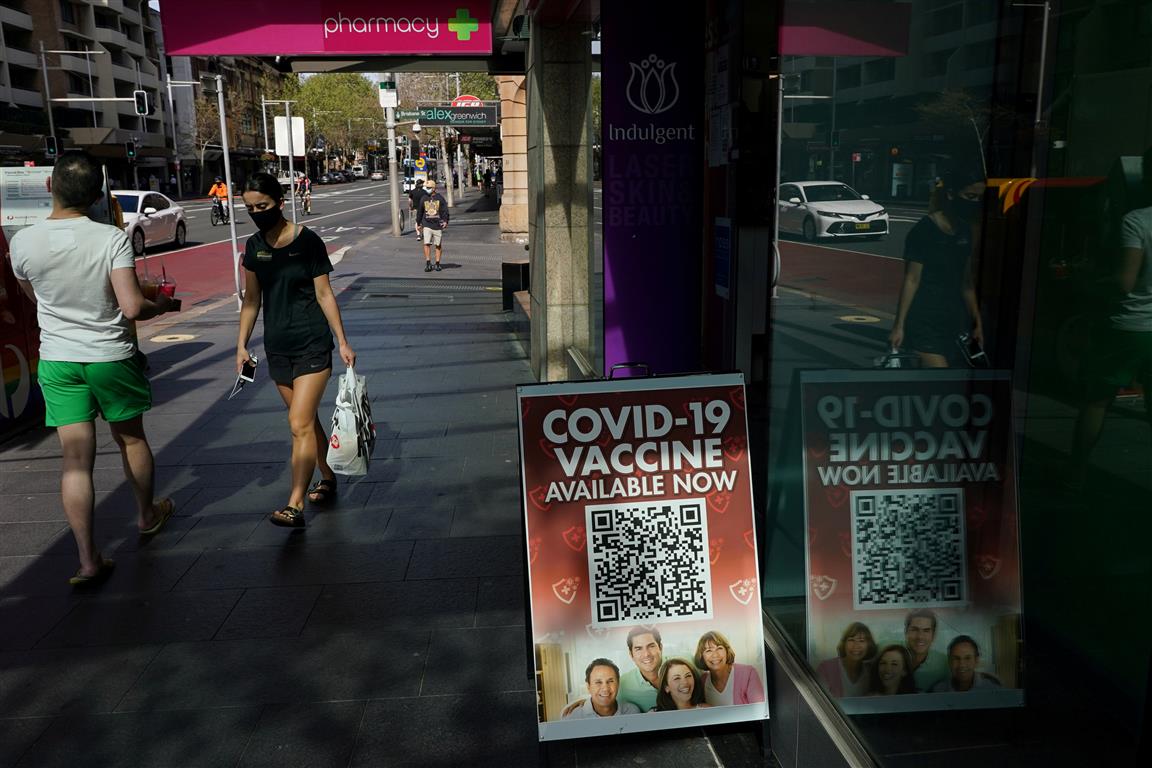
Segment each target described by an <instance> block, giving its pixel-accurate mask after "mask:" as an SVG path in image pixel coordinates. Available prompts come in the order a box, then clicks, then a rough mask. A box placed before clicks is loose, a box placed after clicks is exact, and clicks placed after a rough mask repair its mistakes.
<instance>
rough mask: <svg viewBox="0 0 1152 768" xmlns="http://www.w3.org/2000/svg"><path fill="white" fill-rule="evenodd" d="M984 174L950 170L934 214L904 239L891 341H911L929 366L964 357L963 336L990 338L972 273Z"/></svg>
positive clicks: (938, 190) (932, 209)
mask: <svg viewBox="0 0 1152 768" xmlns="http://www.w3.org/2000/svg"><path fill="white" fill-rule="evenodd" d="M984 188H985V182H984V179H983V178H982V177H976V176H966V175H962V174H949V175H947V176H945V177H944V178H942V179H941V180H940V183H939V185H938V186H937V187H936V189H935V190H934V191H933V193H932V201H931V203H930V204H929V211H928V215H927V216H925V217H924V218H923V219H921V220H920V221H919V222H918V223H917V224H916V225H915V226H914V227H912V231H911V232H909V233H908V238H907V240H905V243H904V280H903V282H902V283H901V286H900V299H899V301H898V303H897V306H896V321H895V322H894V323H893V325H892V332H891V333H890V334H889V335H888V342H889V344H890V345H891V346H892V348H893V349H899V348H900V347H908V348H909V349H912V350H914V351H915V352H916V353H918V354H919V356H920V364H921V366H923V367H924V368H947V367H948V366H949V365H955V364H957V363H959V362H962V361H963V355H962V353H961V351H960V348H959V347H958V346H957V337H958V336H959V335H960V334H962V333H967V334H969V336H970V337H971V339H972V340H973V341H975V342H976V343H978V344H981V345H982V344H983V343H984V328H983V325H982V323H981V321H980V307H979V305H978V303H977V301H976V289H975V287H974V282H973V275H972V250H973V246H972V244H973V242H975V241H976V237H974V234H973V229H974V226H975V225H976V223H978V221H979V218H980V214H981V212H982V209H983V199H984Z"/></svg>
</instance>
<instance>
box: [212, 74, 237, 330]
mask: <svg viewBox="0 0 1152 768" xmlns="http://www.w3.org/2000/svg"><path fill="white" fill-rule="evenodd" d="M215 78H216V107H217V109H218V111H219V112H220V146H221V147H222V148H223V150H224V183H225V184H227V185H228V230H229V234H230V236H231V238H232V277H233V279H234V280H235V282H236V311H237V312H239V311H240V308H241V307H242V306H243V305H244V290H243V286H241V285H240V256H241V254H240V252H239V251H238V250H236V215H235V214H236V208H235V206H234V205H233V204H232V161H231V159H230V157H229V154H228V127H227V123H226V122H225V119H224V77H223V76H222V75H215Z"/></svg>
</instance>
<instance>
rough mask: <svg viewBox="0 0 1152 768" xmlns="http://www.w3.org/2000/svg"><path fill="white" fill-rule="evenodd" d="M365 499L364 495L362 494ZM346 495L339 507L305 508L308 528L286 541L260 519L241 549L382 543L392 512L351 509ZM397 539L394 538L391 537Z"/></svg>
mask: <svg viewBox="0 0 1152 768" xmlns="http://www.w3.org/2000/svg"><path fill="white" fill-rule="evenodd" d="M364 493H365V495H367V493H368V492H367V491H365V492H364ZM347 504H348V499H347V495H345V497H343V498H341V499H340V501H339V503H338V506H334V507H331V508H325V509H320V508H317V507H312V506H310V507H306V511H305V515H306V517H307V518H308V528H307V530H306V531H304V530H301V531H297V532H294V533H293V534H292V535H290V536H287V537H285V535H284V529H283V528H280V527H278V526H275V525H272V524H271V523H269V522H268V521H267V519H266V517H264V516H262V517H261V518H260V521H259V522H258V523H257V525H256V526H255V527H254V528H253V529H252V530H251V531H250V532H249V534H248V538H247V539H246V540H245V541H244V542H243V544H244V546H252V547H265V546H285V545H291V544H309V545H312V546H314V545H316V544H339V543H345V544H367V543H369V542H373V541H381V540H383V539H384V538H386V536H385V532H386V531H387V529H388V522H389V520H390V519H391V516H392V511H391V510H390V509H387V508H383V509H381V508H378V507H375V506H373V505H371V504H368V505H364V506H360V507H351V508H349V507H348V506H346V505H347ZM392 538H396V537H392Z"/></svg>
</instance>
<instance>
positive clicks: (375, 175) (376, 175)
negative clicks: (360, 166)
mask: <svg viewBox="0 0 1152 768" xmlns="http://www.w3.org/2000/svg"><path fill="white" fill-rule="evenodd" d="M368 178H369V179H371V180H372V181H384V171H372V175H371V176H369V177H368Z"/></svg>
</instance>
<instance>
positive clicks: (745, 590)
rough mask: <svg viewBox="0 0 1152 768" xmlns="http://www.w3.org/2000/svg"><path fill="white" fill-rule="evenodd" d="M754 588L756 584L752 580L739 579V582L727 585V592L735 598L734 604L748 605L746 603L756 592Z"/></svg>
mask: <svg viewBox="0 0 1152 768" xmlns="http://www.w3.org/2000/svg"><path fill="white" fill-rule="evenodd" d="M755 586H756V582H755V581H754V580H753V579H740V581H735V582H732V583H731V584H729V585H728V591H729V592H730V593H732V597H734V598H736V602H738V603H740V605H748V601H749V600H751V599H752V595H753V594H755V592H756V590H755Z"/></svg>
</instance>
